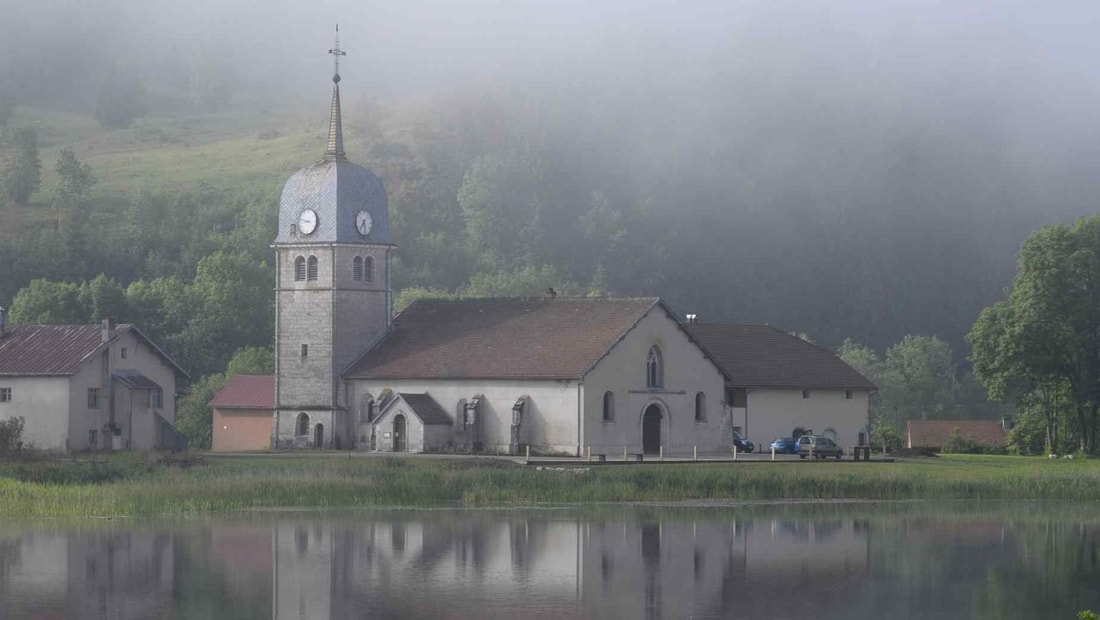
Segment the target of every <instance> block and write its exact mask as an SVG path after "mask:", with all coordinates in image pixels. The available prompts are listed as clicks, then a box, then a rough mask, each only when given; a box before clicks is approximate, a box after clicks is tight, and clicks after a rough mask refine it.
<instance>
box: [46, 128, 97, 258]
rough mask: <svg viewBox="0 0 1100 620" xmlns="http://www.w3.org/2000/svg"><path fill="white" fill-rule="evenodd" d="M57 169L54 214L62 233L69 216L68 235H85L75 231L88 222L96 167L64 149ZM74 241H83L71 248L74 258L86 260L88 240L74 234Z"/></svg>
mask: <svg viewBox="0 0 1100 620" xmlns="http://www.w3.org/2000/svg"><path fill="white" fill-rule="evenodd" d="M53 169H54V172H55V173H56V174H57V182H56V184H55V185H54V187H53V196H52V202H53V208H54V213H55V215H56V216H57V229H58V230H62V226H61V220H62V215H63V214H66V213H68V214H69V216H70V217H69V220H70V221H69V226H68V229H67V232H79V233H83V230H77V231H73V229H74V228H75V229H83V227H84V225H86V224H87V222H88V216H87V213H86V210H87V208H88V205H87V200H88V192H89V191H90V190H91V189H92V186H93V185H95V183H96V178H95V176H94V175H93V174H92V168H91V166H89V165H88V164H86V163H81V161H80V160H79V159H77V158H76V153H74V152H73V150H72V149H71V148H64V149H61V151H60V152H58V154H57V161H56V162H55V163H54V166H53ZM70 239H72V240H75V241H78V242H79V243H76V244H74V245H77V246H79V247H75V248H67V249H69V250H70V251H69V254H70V259H72V258H83V251H84V247H83V242H84V240H85V237H84V236H83V234H81V235H79V236H74V235H70ZM66 245H68V244H66Z"/></svg>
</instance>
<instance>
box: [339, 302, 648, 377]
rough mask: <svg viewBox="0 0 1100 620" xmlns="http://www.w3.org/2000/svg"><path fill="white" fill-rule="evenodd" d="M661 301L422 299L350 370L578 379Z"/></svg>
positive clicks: (363, 373) (376, 373)
mask: <svg viewBox="0 0 1100 620" xmlns="http://www.w3.org/2000/svg"><path fill="white" fill-rule="evenodd" d="M657 305H660V301H659V300H658V299H656V298H561V297H559V298H557V299H549V298H538V299H481V300H461V301H424V300H422V301H418V302H416V303H414V304H413V305H411V306H409V307H408V308H407V309H406V310H405V311H404V312H402V313H401V314H400V315H398V316H397V318H396V319H395V324H394V327H393V329H392V330H391V331H390V333H389V334H388V335H387V336H386V337H385V338H384V339H383V340H382V341H381V342H380V343H379V344H378V345H376V346H375V347H374V348H372V349H371V350H370V351H368V352H367V353H366V354H365V355H364V356H363V357H362V358H360V359H359V361H357V362H356V363H355V364H354V365H353V366H352V368H351V369H350V370H348V372H347V373H346V375H347V376H348V377H354V378H379V379H459V378H481V379H486V378H496V379H506V378H509V379H510V378H535V379H571V378H580V377H583V376H584V374H585V373H586V372H587V371H588V369H589V368H590V367H591V366H592V365H593V364H595V363H596V362H597V361H598V360H599V359H600V358H601V357H603V355H604V354H605V353H606V352H607V351H608V350H609V349H610V348H611V347H612V346H613V345H614V344H615V343H616V342H618V341H619V340H620V339H621V338H622V337H623V336H624V335H626V333H627V332H628V331H629V330H630V329H631V328H632V327H633V326H634V325H635V324H636V323H637V322H638V321H639V320H641V318H642V317H643V316H645V314H646V313H647V312H649V310H650V309H651V308H653V307H654V306H657ZM662 308H663V306H662ZM662 311H664V310H662Z"/></svg>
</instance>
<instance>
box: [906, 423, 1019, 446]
mask: <svg viewBox="0 0 1100 620" xmlns="http://www.w3.org/2000/svg"><path fill="white" fill-rule="evenodd" d="M956 430H958V432H959V437H962V438H964V439H970V440H971V441H973V442H975V443H977V444H978V445H980V446H1001V445H1004V443H1005V439H1006V437H1007V433H1006V432H1005V430H1004V429H1003V428H1001V425H1000V423H998V422H988V421H981V420H910V421H909V424H908V426H907V431H908V435H909V437H908V439H909V445H910V447H913V448H942V447H943V446H944V445H945V444H946V443H947V440H949V439H950V438H951V435H953V434H954V433H955V431H956Z"/></svg>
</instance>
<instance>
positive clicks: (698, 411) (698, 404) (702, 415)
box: [695, 392, 707, 422]
mask: <svg viewBox="0 0 1100 620" xmlns="http://www.w3.org/2000/svg"><path fill="white" fill-rule="evenodd" d="M706 419H707V395H706V394H704V393H702V392H699V393H698V394H696V395H695V421H696V422H702V421H704V420H706Z"/></svg>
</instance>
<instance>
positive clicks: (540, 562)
mask: <svg viewBox="0 0 1100 620" xmlns="http://www.w3.org/2000/svg"><path fill="white" fill-rule="evenodd" d="M1063 508H1064V507H1059V506H1054V507H1051V508H1050V511H1051V514H1049V515H1044V514H1043V513H1042V512H1036V511H1035V510H1034V509H1033V508H1032V509H1029V510H1030V511H1031V512H1030V513H1029V514H1028V515H1026V516H1025V517H1023V518H1021V517H1020V516H1019V514H1018V513H1017V512H1012V511H1011V510H1009V509H1006V508H1003V507H1002V508H999V509H996V510H993V511H985V512H982V513H980V514H974V513H973V511H970V512H967V511H961V512H960V511H959V510H958V509H957V507H956V510H944V509H942V508H937V507H927V506H925V507H924V508H923V509H920V510H915V511H914V510H913V509H912V507H898V506H894V507H887V508H883V507H872V506H846V507H843V506H842V507H824V508H820V507H819V508H813V509H809V508H806V509H802V510H792V509H790V508H785V507H767V508H759V507H758V508H752V509H744V508H742V509H729V508H724V509H723V508H711V509H694V510H691V509H667V510H656V509H634V508H622V509H612V510H604V511H602V512H595V513H594V512H586V513H569V512H559V511H542V512H530V513H522V512H493V511H489V512H463V511H453V512H452V511H436V512H380V513H357V514H353V515H343V516H334V515H332V514H314V513H300V514H296V515H294V516H290V517H286V516H282V517H250V518H235V519H225V520H212V521H202V522H184V523H165V522H151V523H145V524H127V525H116V524H113V523H112V524H108V525H102V526H99V525H95V526H89V525H84V526H82V527H79V528H75V529H64V528H56V529H43V528H41V527H30V528H17V527H15V526H9V527H7V529H3V530H0V618H8V617H12V618H22V617H34V618H48V617H74V618H75V617H79V618H158V617H179V618H209V617H218V618H355V617H368V616H369V617H404V618H439V617H478V618H506V617H508V618H510V617H517V616H553V617H557V618H571V617H576V618H605V617H607V618H610V617H615V618H681V617H688V616H691V617H703V618H707V617H713V618H725V617H752V618H787V617H796V616H810V617H815V618H831V617H845V618H851V617H855V618H880V617H882V616H884V615H890V616H894V617H914V618H917V617H932V616H935V617H960V618H964V617H965V618H970V617H990V618H993V617H996V618H1032V617H1055V616H1061V617H1073V616H1074V615H1075V613H1076V611H1078V610H1080V609H1087V608H1092V609H1100V592H1098V586H1097V584H1098V583H1100V525H1098V524H1097V521H1096V520H1095V517H1093V518H1089V517H1087V516H1086V517H1082V518H1081V519H1080V520H1074V519H1069V520H1067V519H1066V518H1065V514H1064V510H1063ZM1083 514H1084V515H1088V514H1092V515H1095V509H1094V507H1093V508H1092V509H1091V512H1089V511H1088V510H1086V511H1085V512H1084V513H1083ZM1055 515H1057V517H1056V516H1055Z"/></svg>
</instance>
